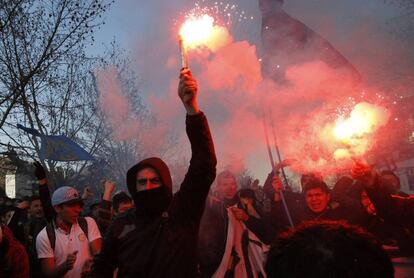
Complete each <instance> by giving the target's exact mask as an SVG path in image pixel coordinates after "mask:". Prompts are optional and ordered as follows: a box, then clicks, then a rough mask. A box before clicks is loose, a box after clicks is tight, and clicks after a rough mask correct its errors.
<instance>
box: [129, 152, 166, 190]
mask: <svg viewBox="0 0 414 278" xmlns="http://www.w3.org/2000/svg"><path fill="white" fill-rule="evenodd" d="M148 167H149V168H153V169H154V170H155V171H156V172H157V173H158V175H159V176H160V179H161V182H162V186H163V187H165V188H167V189H168V191H169V192H170V193H171V194H172V179H171V174H170V169H168V166H167V164H165V162H164V161H163V160H162V159H160V158H158V157H150V158H147V159H144V160H141V161H140V162H138V163H137V164H135V165H134V166H133V167H131V168H130V169H129V170H128V172H127V186H128V191H129V194H131V196H134V195H135V193H136V181H137V173H138V172H139V171H140V170H142V169H144V168H148Z"/></svg>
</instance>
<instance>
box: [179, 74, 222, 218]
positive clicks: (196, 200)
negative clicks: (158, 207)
mask: <svg viewBox="0 0 414 278" xmlns="http://www.w3.org/2000/svg"><path fill="white" fill-rule="evenodd" d="M197 92H198V88H197V82H196V80H195V79H194V78H193V77H192V75H191V72H190V71H189V70H188V69H184V70H182V71H181V75H180V83H179V86H178V95H179V97H180V98H181V101H182V102H183V105H184V108H185V109H186V111H187V117H186V131H187V136H188V139H189V140H190V144H191V160H190V166H189V169H188V172H187V174H186V176H185V178H184V181H183V183H182V184H181V188H180V191H179V192H178V193H177V198H178V199H179V203H180V205H181V206H183V207H182V211H183V212H185V213H186V214H187V215H189V216H190V217H191V218H193V217H195V218H193V219H196V220H198V221H199V219H200V218H201V215H202V212H203V209H204V203H205V200H206V198H207V195H208V192H209V190H210V186H211V184H212V183H213V181H214V179H215V177H216V164H217V159H216V155H215V151H214V145H213V140H212V138H211V134H210V129H209V126H208V122H207V118H206V117H205V115H204V113H203V112H201V111H200V110H199V108H198V104H197Z"/></svg>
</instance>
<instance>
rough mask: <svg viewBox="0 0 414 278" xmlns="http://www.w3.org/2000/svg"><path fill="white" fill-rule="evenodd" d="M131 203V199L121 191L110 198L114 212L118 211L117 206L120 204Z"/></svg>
mask: <svg viewBox="0 0 414 278" xmlns="http://www.w3.org/2000/svg"><path fill="white" fill-rule="evenodd" d="M131 202H132V199H131V197H129V196H128V194H126V193H125V192H123V191H121V192H119V193H117V194H115V195H114V196H113V197H112V207H113V208H114V210H118V208H119V205H120V204H122V203H131Z"/></svg>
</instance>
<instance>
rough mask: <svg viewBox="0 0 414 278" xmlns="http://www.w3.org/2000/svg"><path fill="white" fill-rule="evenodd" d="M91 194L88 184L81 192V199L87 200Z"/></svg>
mask: <svg viewBox="0 0 414 278" xmlns="http://www.w3.org/2000/svg"><path fill="white" fill-rule="evenodd" d="M92 195H93V192H92V189H91V187H90V186H89V185H87V186H85V188H84V189H83V193H82V200H88V199H89V198H90V197H91V196H92Z"/></svg>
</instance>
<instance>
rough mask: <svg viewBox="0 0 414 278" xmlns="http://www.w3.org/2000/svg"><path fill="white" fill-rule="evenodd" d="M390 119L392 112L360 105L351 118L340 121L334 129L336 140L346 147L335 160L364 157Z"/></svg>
mask: <svg viewBox="0 0 414 278" xmlns="http://www.w3.org/2000/svg"><path fill="white" fill-rule="evenodd" d="M389 118H390V112H389V111H388V110H387V109H386V108H384V107H381V106H376V105H373V104H370V103H367V102H361V103H358V104H357V105H356V106H355V107H354V109H353V110H352V112H351V114H350V116H349V118H347V119H339V120H338V121H337V122H336V125H335V127H334V129H333V133H334V136H335V138H336V139H338V140H340V142H341V143H342V144H344V145H345V147H346V148H341V149H337V150H336V151H335V153H334V157H335V159H341V158H349V157H354V156H355V155H363V154H364V153H365V152H366V151H368V149H369V148H370V146H371V145H372V142H371V141H372V136H373V135H374V134H375V132H376V131H377V130H378V129H379V128H380V127H382V126H384V125H385V124H387V122H388V119H389Z"/></svg>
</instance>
